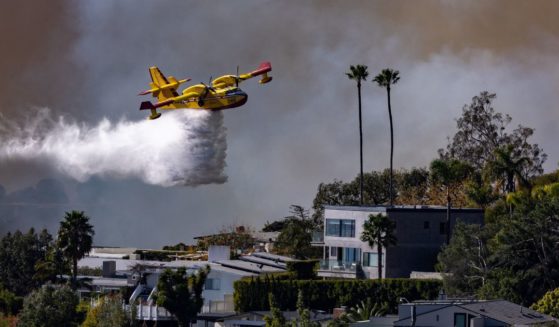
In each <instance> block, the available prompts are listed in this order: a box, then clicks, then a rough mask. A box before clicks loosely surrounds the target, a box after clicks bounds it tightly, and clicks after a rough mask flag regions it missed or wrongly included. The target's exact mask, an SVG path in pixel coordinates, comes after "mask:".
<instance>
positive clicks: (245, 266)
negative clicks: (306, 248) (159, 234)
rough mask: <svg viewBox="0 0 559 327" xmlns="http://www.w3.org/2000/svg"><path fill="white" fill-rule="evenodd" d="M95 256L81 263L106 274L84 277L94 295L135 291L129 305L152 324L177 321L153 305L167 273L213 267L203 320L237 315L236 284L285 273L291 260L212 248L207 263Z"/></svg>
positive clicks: (208, 279)
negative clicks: (231, 254) (238, 254)
mask: <svg viewBox="0 0 559 327" xmlns="http://www.w3.org/2000/svg"><path fill="white" fill-rule="evenodd" d="M115 252H116V251H115ZM93 255H96V256H93ZM93 255H92V256H87V257H85V258H83V259H81V260H80V261H79V262H78V267H79V268H84V267H88V268H101V269H102V271H103V276H93V277H90V276H81V277H82V278H88V279H89V284H90V285H91V286H93V289H92V291H93V292H98V293H106V292H114V291H120V290H121V289H122V288H124V287H130V288H132V289H133V292H132V295H131V296H130V298H129V299H128V302H129V303H131V304H132V303H136V304H137V310H136V312H137V318H138V319H139V320H143V321H152V322H154V321H168V320H174V318H173V317H172V315H170V314H169V313H168V312H167V311H166V310H165V309H163V308H160V307H157V305H156V304H155V301H153V295H154V294H155V292H156V291H157V288H156V286H157V281H158V279H159V275H160V274H161V273H162V272H163V271H164V270H165V269H178V268H185V269H186V270H187V273H196V272H197V271H198V270H200V269H203V268H205V267H206V266H209V267H210V273H209V274H208V276H207V278H206V283H205V286H204V291H203V293H202V296H203V298H204V305H203V307H202V314H203V315H202V316H204V315H205V316H207V317H210V318H211V317H220V316H229V315H233V314H234V305H233V292H234V289H233V284H234V282H235V281H237V280H239V279H241V278H243V277H251V276H258V275H259V274H261V273H271V272H282V271H285V270H286V268H285V266H286V262H287V261H289V260H292V259H290V258H287V257H282V256H276V255H272V254H268V253H254V254H252V255H247V256H242V257H241V258H240V259H239V260H230V259H229V248H228V247H215V248H211V249H210V251H209V260H208V261H187V260H176V261H149V260H131V259H123V258H115V257H116V256H114V255H112V254H111V255H110V256H109V257H108V258H106V257H104V256H102V255H100V254H95V253H93ZM82 291H84V292H85V291H87V292H89V290H82ZM198 325H200V326H205V325H208V326H213V324H206V321H201V322H200V323H199V324H198Z"/></svg>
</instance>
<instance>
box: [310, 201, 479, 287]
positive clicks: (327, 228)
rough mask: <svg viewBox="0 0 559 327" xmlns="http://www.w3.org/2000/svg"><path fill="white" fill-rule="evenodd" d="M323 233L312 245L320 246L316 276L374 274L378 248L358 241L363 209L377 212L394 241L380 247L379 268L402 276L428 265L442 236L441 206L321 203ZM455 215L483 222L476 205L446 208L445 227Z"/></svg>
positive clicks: (456, 218) (452, 223) (431, 264)
mask: <svg viewBox="0 0 559 327" xmlns="http://www.w3.org/2000/svg"><path fill="white" fill-rule="evenodd" d="M324 209H325V210H324V231H323V233H324V237H323V240H322V241H320V238H316V237H315V239H314V242H313V245H314V246H322V247H323V249H324V252H323V260H322V261H321V264H320V268H319V271H318V275H319V276H322V277H337V278H356V277H357V276H358V274H363V275H364V276H365V277H366V278H377V277H378V268H377V265H378V250H377V248H376V246H375V247H373V248H371V247H369V245H368V244H367V243H366V242H363V241H361V234H362V232H363V224H364V223H365V221H366V220H368V218H369V215H371V214H372V215H378V214H380V215H382V216H384V217H386V219H390V220H391V221H393V222H394V223H395V225H396V229H395V231H394V233H395V236H396V238H397V240H398V241H397V244H396V245H394V246H389V247H388V248H385V249H383V251H382V253H383V258H381V259H382V260H381V261H382V263H381V264H382V274H383V276H384V277H389V278H408V277H410V274H411V272H412V271H420V272H429V271H434V266H435V263H436V261H437V254H438V253H439V251H440V249H441V246H442V245H443V244H444V243H445V241H446V207H441V206H393V207H387V206H373V207H352V206H325V207H324ZM457 221H462V222H464V223H467V224H479V225H481V224H483V211H482V210H481V209H470V208H467V209H464V208H452V210H451V220H450V232H451V233H452V229H453V228H454V226H455V224H456V222H457Z"/></svg>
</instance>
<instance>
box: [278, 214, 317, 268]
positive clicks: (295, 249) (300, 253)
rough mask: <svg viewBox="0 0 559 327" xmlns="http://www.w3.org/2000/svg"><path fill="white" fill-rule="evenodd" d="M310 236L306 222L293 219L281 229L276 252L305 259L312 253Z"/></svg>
mask: <svg viewBox="0 0 559 327" xmlns="http://www.w3.org/2000/svg"><path fill="white" fill-rule="evenodd" d="M311 241H312V235H311V230H310V229H309V225H308V223H307V222H305V221H302V220H297V219H293V220H290V221H289V223H288V224H287V225H286V226H285V227H284V228H283V229H282V231H281V232H280V234H279V235H278V238H277V240H276V250H277V251H278V252H280V253H283V254H287V255H291V256H293V257H295V258H296V259H306V258H308V257H309V255H310V254H311V253H312V247H311Z"/></svg>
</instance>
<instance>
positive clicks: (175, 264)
mask: <svg viewBox="0 0 559 327" xmlns="http://www.w3.org/2000/svg"><path fill="white" fill-rule="evenodd" d="M104 261H115V262H116V270H117V271H126V270H131V269H132V268H133V267H134V266H136V265H143V266H145V267H147V268H153V269H165V268H181V267H182V268H187V269H200V268H204V267H205V266H206V265H209V266H210V268H211V269H212V270H215V271H220V272H227V273H231V274H236V275H240V276H254V274H252V273H251V271H247V270H246V269H234V268H231V267H227V266H224V265H220V264H217V263H213V262H209V261H190V260H176V261H154V260H131V259H107V258H97V257H85V258H82V259H80V260H79V261H78V267H91V268H103V262H104Z"/></svg>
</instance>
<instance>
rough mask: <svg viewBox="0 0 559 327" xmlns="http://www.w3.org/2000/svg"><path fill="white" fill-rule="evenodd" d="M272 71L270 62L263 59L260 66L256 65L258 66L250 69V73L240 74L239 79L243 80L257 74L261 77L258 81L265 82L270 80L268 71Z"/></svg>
mask: <svg viewBox="0 0 559 327" xmlns="http://www.w3.org/2000/svg"><path fill="white" fill-rule="evenodd" d="M271 71H272V64H271V63H270V62H269V61H265V62H263V63H261V64H260V66H258V68H257V69H256V70H253V71H251V72H250V73H247V74H242V75H241V76H239V77H240V79H241V80H245V79H248V78H251V77H254V76H259V75H262V78H261V79H260V81H258V82H259V83H260V84H266V83H268V82H270V81H271V80H272V77H271V76H268V72H271Z"/></svg>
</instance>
